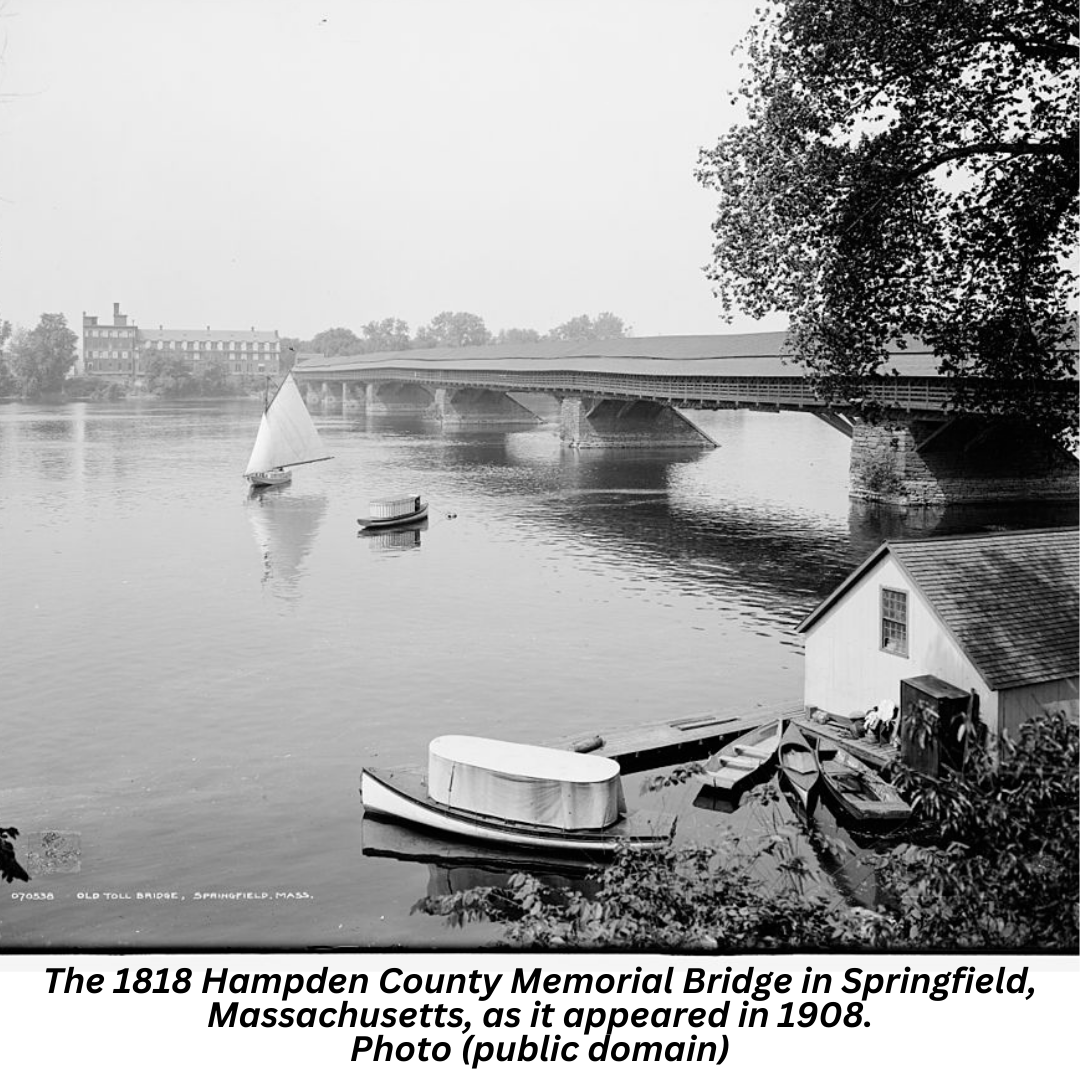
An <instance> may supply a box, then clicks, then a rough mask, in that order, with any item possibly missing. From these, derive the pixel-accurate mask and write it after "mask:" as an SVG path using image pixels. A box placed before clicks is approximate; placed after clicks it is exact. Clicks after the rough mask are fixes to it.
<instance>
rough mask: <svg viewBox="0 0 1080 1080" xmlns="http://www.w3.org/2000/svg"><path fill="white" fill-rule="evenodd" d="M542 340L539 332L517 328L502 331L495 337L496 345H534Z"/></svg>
mask: <svg viewBox="0 0 1080 1080" xmlns="http://www.w3.org/2000/svg"><path fill="white" fill-rule="evenodd" d="M540 340H541V337H540V331H539V330H519V329H518V328H517V327H512V328H511V329H509V330H500V331H499V332H498V333H497V334H496V335H495V344H496V345H532V344H535V343H536V342H537V341H540Z"/></svg>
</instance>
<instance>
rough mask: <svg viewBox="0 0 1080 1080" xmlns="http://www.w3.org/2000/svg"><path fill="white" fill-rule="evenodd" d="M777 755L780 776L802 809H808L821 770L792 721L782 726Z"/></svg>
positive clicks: (804, 738)
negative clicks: (793, 793)
mask: <svg viewBox="0 0 1080 1080" xmlns="http://www.w3.org/2000/svg"><path fill="white" fill-rule="evenodd" d="M777 757H778V761H779V764H780V776H781V778H782V779H783V780H784V781H786V782H787V784H788V786H789V787H790V788H791V789H792V790H793V791H794V792H795V795H796V796H797V798H798V800H799V802H800V803H801V804H802V807H803V809H804V810H809V809H810V800H811V799H812V798H814V797H816V789H817V786H818V781H819V780H820V779H821V772H820V770H819V768H818V763H817V759H816V758H815V757H814V751H813V749H812V748H811V746H810V744H809V743H808V742H807V741H806V737H805V736H804V735H803V733H802V732H801V731H800V730H799V727H798V725H797V724H795V723H794V722H789V723H788V724H787V725H786V726H785V727H784V731H783V733H782V734H781V736H780V745H779V749H778V751H777Z"/></svg>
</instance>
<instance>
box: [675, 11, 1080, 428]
mask: <svg viewBox="0 0 1080 1080" xmlns="http://www.w3.org/2000/svg"><path fill="white" fill-rule="evenodd" d="M744 48H745V52H746V55H747V64H746V72H747V74H746V76H745V78H744V81H743V84H742V86H741V88H740V91H739V94H738V95H737V97H741V98H742V100H743V101H744V103H745V106H746V121H745V122H744V123H741V124H739V125H736V126H735V127H733V128H732V129H731V130H729V131H728V132H727V133H726V134H725V135H723V136H722V137H721V138H720V140H719V141H718V143H717V144H716V146H715V147H713V148H711V149H706V150H703V151H702V152H701V154H700V156H699V159H698V168H697V173H696V175H697V178H698V179H699V181H700V182H701V183H702V184H704V185H705V186H706V187H708V188H711V189H714V190H715V191H717V192H718V193H719V204H718V212H717V217H716V220H715V222H714V224H713V235H714V246H713V253H712V259H711V261H710V263H709V265H708V266H707V267H706V273H707V275H708V277H709V278H710V280H711V281H712V282H713V285H714V291H715V292H716V295H717V296H718V298H719V299H720V301H721V304H722V306H723V309H724V311H725V313H726V314H727V315H728V316H730V315H731V313H732V312H733V311H734V310H736V309H741V310H744V311H746V312H748V313H749V314H751V315H753V316H755V317H759V318H760V317H762V316H764V315H765V314H767V313H769V312H773V311H778V312H787V313H788V315H789V317H790V320H791V347H792V350H793V352H794V355H795V357H796V358H797V359H798V360H800V361H801V362H803V363H804V364H805V365H807V367H808V368H809V369H810V371H811V372H812V374H813V375H814V377H815V378H816V380H817V383H818V386H819V389H820V390H821V391H822V392H823V393H824V394H825V396H827V397H831V398H833V399H836V400H844V399H848V400H850V399H851V398H852V397H853V396H854V397H858V395H859V393H860V389H861V388H863V387H864V386H865V380H866V379H867V378H868V377H870V378H872V377H874V376H875V375H878V374H879V373H880V372H881V367H882V364H883V363H884V362H885V360H886V356H887V352H886V347H887V345H888V344H889V343H890V342H891V341H894V340H900V341H906V340H907V339H908V338H913V337H914V338H920V339H922V340H923V341H924V342H926V343H927V344H928V345H930V346H931V347H932V348H933V350H934V352H935V353H936V354H937V356H938V358H939V364H940V370H941V372H942V373H943V374H946V375H948V376H952V377H954V380H955V381H954V386H955V390H956V401H957V404H958V405H959V406H961V407H974V406H978V407H979V408H981V409H983V410H987V411H992V412H998V413H1007V412H1020V413H1022V414H1025V415H1026V416H1027V417H1028V418H1029V419H1031V420H1033V421H1035V422H1038V423H1044V424H1045V425H1046V426H1047V427H1048V428H1049V429H1051V430H1052V431H1054V432H1057V433H1059V434H1060V433H1061V432H1064V433H1065V438H1066V440H1067V441H1068V440H1069V439H1074V438H1075V434H1076V420H1075V415H1074V412H1075V394H1074V393H1073V394H1065V395H1063V394H1062V393H1061V392H1060V391H1061V389H1062V387H1063V386H1064V385H1067V383H1068V382H1069V380H1070V379H1072V378H1073V377H1074V376H1075V371H1076V360H1075V353H1074V352H1071V351H1070V350H1068V349H1063V348H1062V347H1061V346H1062V345H1063V344H1064V343H1066V342H1067V341H1068V340H1069V339H1070V338H1071V336H1072V335H1073V334H1074V332H1075V331H1074V325H1073V323H1072V320H1071V319H1070V317H1069V309H1070V305H1071V304H1073V303H1074V300H1075V292H1076V271H1075V263H1074V261H1073V259H1072V256H1073V255H1074V253H1075V237H1076V225H1077V209H1078V195H1077V163H1078V157H1077V115H1078V112H1077V69H1078V55H1080V54H1078V47H1077V12H1076V7H1075V5H1074V4H1073V3H1071V2H1068V3H1067V2H1065V0H921V2H919V3H905V4H899V3H896V2H895V0H836V2H834V3H828V4H826V3H823V2H821V0H786V2H779V3H776V4H774V5H772V6H771V8H770V9H768V10H767V14H766V15H765V17H764V18H763V19H762V21H761V22H760V23H759V24H758V25H757V26H756V27H755V29H753V30H752V31H751V33H750V35H749V37H748V39H747V41H746V42H745V43H744ZM994 380H1008V383H1007V385H1003V384H1002V383H1000V382H994Z"/></svg>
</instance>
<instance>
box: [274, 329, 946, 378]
mask: <svg viewBox="0 0 1080 1080" xmlns="http://www.w3.org/2000/svg"><path fill="white" fill-rule="evenodd" d="M786 341H787V334H786V333H785V332H784V331H777V332H772V333H760V334H684V335H678V336H668V337H631V338H613V339H610V340H608V341H542V342H536V343H533V344H525V345H474V346H465V347H462V348H455V349H449V348H438V349H406V350H403V351H399V352H377V353H363V354H360V355H355V356H330V357H325V356H321V355H319V354H314V353H302V354H300V358H299V359H298V360H297V363H296V366H295V370H296V371H297V373H298V374H303V373H305V372H310V373H311V374H326V375H332V374H333V373H334V372H335V371H340V372H345V371H348V372H361V371H363V370H364V369H365V368H370V369H373V370H374V369H378V370H386V369H388V368H390V369H393V368H395V367H400V368H412V369H415V368H417V367H422V366H424V365H431V367H433V368H446V369H449V368H456V369H459V370H463V371H483V370H489V369H491V368H493V367H494V368H498V369H501V370H504V371H596V372H615V373H626V372H633V373H638V374H643V375H727V376H747V377H754V376H757V377H773V378H784V377H786V378H800V377H802V376H804V375H805V374H806V372H805V369H804V368H803V367H802V365H800V364H796V363H794V362H793V361H792V360H791V358H790V356H789V355H787V350H786ZM891 357H892V363H891V365H890V367H891V368H895V369H896V371H897V373H898V374H899V375H901V376H906V377H909V378H928V377H932V376H935V375H937V373H938V371H937V369H938V361H937V359H936V357H934V355H933V354H932V353H931V352H930V351H929V350H928V349H927V348H926V347H925V346H924V345H922V344H921V343H918V342H910V343H909V344H908V347H907V348H906V349H900V348H896V349H895V350H894V351H893V352H892V353H891Z"/></svg>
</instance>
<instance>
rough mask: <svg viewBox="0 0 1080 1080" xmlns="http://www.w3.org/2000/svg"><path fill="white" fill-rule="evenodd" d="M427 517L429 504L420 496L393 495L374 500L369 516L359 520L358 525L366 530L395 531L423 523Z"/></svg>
mask: <svg viewBox="0 0 1080 1080" xmlns="http://www.w3.org/2000/svg"><path fill="white" fill-rule="evenodd" d="M427 516H428V504H427V503H426V502H423V501H421V498H420V496H419V495H393V496H390V497H389V498H383V499H373V500H372V501H371V502H370V503H368V516H367V517H366V518H357V519H356V523H357V524H358V525H359V526H360V528H361V529H364V530H371V529H393V528H396V527H398V526H400V525H411V524H412V523H413V522H415V521H423V520H424V519H425V518H426V517H427Z"/></svg>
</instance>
